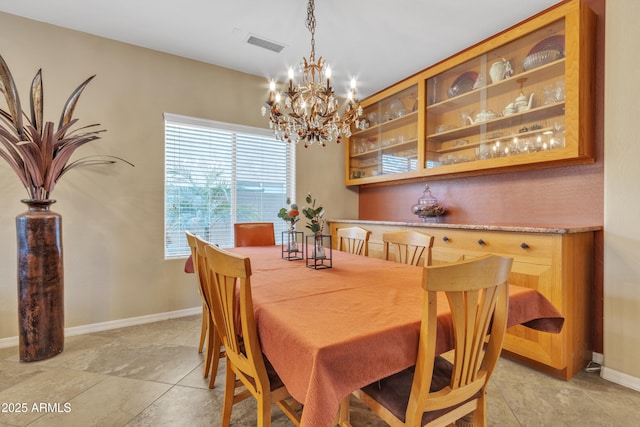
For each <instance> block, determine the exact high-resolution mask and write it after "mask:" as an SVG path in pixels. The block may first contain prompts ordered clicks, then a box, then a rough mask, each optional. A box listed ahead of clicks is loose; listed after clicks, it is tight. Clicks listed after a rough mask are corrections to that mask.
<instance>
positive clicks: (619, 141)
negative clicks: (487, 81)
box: [603, 0, 640, 390]
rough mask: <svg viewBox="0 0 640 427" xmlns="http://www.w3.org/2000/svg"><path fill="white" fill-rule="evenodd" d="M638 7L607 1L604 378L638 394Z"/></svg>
mask: <svg viewBox="0 0 640 427" xmlns="http://www.w3.org/2000/svg"><path fill="white" fill-rule="evenodd" d="M639 18H640V2H638V1H637V0H615V1H609V2H607V18H606V45H607V48H606V64H607V65H606V70H605V94H606V95H605V212H604V226H605V227H604V230H605V234H604V365H605V369H604V370H603V376H604V377H605V378H608V379H611V380H613V381H616V382H620V383H623V384H627V385H629V386H632V387H633V388H636V389H638V390H640V364H638V356H639V355H640V222H639V219H640V168H638V161H639V160H640V137H639V136H638V135H639V134H638V123H639V121H638V117H637V116H638V111H639V110H638V101H639V100H640V81H639V80H638V70H640V56H639V55H638V52H639V51H640V27H638V19H639Z"/></svg>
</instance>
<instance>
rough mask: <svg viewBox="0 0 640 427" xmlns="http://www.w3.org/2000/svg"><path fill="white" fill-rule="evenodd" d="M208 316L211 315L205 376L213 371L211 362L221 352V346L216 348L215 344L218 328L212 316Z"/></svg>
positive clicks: (208, 324)
mask: <svg viewBox="0 0 640 427" xmlns="http://www.w3.org/2000/svg"><path fill="white" fill-rule="evenodd" d="M208 317H209V320H208V321H207V331H208V337H207V353H206V354H207V355H206V357H205V360H204V373H203V376H204V378H207V377H208V376H209V374H210V373H211V364H212V363H213V360H214V359H217V357H218V354H219V352H220V346H218V348H217V349H216V347H215V345H214V341H215V339H216V336H217V335H218V334H216V329H215V327H214V326H213V321H211V316H208ZM217 366H218V364H217V363H216V369H217ZM215 375H216V373H215V371H213V376H214V377H215ZM211 387H213V386H211Z"/></svg>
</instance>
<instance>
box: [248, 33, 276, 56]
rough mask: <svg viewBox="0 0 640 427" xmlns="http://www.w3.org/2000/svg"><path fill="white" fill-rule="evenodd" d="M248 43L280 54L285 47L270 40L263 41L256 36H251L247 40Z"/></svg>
mask: <svg viewBox="0 0 640 427" xmlns="http://www.w3.org/2000/svg"><path fill="white" fill-rule="evenodd" d="M247 43H249V44H252V45H254V46H258V47H261V48H264V49H267V50H270V51H273V52H276V53H280V51H282V49H284V46H282V45H281V44H278V43H274V42H270V41H269V40H265V39H261V38H260V37H256V36H249V38H248V39H247Z"/></svg>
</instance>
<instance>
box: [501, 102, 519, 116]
mask: <svg viewBox="0 0 640 427" xmlns="http://www.w3.org/2000/svg"><path fill="white" fill-rule="evenodd" d="M517 111H518V110H517V108H516V105H515V104H514V103H513V102H511V103H509V104H507V106H506V107H504V110H502V115H503V116H505V117H506V116H510V115H512V114H515V113H516V112H517Z"/></svg>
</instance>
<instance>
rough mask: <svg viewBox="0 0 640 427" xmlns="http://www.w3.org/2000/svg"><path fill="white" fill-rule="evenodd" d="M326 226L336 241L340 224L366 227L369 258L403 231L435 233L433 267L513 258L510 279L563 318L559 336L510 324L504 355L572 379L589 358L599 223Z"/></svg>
mask: <svg viewBox="0 0 640 427" xmlns="http://www.w3.org/2000/svg"><path fill="white" fill-rule="evenodd" d="M330 225H331V234H332V236H333V242H335V243H336V244H337V236H336V231H337V229H338V228H342V227H350V226H354V225H358V226H360V227H363V228H366V229H368V230H370V231H371V232H372V233H371V238H370V240H369V256H371V257H376V258H382V257H383V243H382V233H384V232H385V231H397V230H402V229H412V230H416V231H420V232H422V233H426V234H430V235H433V236H434V238H435V239H434V247H433V251H432V256H433V261H432V263H433V264H434V265H435V264H441V263H447V262H454V261H457V260H460V259H466V258H472V257H477V256H480V255H483V254H486V253H494V254H497V255H503V256H509V257H512V258H513V267H512V271H511V276H510V281H511V283H513V284H516V285H519V286H525V287H528V288H533V289H536V290H537V291H538V292H540V293H541V294H542V295H544V296H545V297H546V298H547V299H548V300H549V301H551V303H552V304H553V305H554V306H555V307H556V309H557V310H558V311H559V312H560V313H561V314H562V315H563V316H564V318H565V323H564V327H563V329H562V332H561V333H559V334H552V333H548V332H539V331H535V330H532V329H529V328H526V327H524V326H520V325H518V326H514V327H512V328H509V329H508V330H507V335H506V337H505V342H504V349H503V355H505V356H507V357H510V358H512V359H515V360H518V361H520V362H523V363H525V364H527V365H529V366H532V367H535V368H537V369H539V370H542V371H544V372H547V373H549V374H551V375H554V376H557V377H559V378H563V379H570V378H572V377H573V376H574V375H575V374H576V373H577V372H578V371H580V370H581V369H582V368H584V366H585V365H586V364H587V363H588V361H589V360H591V342H590V337H591V333H590V329H591V324H592V319H591V315H590V311H591V310H590V307H591V306H592V304H591V289H592V286H593V262H594V231H596V230H598V229H599V227H586V228H585V227H577V228H529V227H495V226H494V227H486V228H490V229H489V230H485V229H482V227H480V226H477V225H469V226H465V225H455V226H453V225H446V226H445V225H438V224H411V223H399V224H396V223H389V222H377V221H354V220H349V221H331V222H330ZM451 227H454V228H451ZM497 228H499V229H500V230H499V231H497V230H496V229H497ZM529 229H530V230H534V231H528V230H529ZM523 230H524V231H523Z"/></svg>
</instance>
